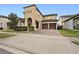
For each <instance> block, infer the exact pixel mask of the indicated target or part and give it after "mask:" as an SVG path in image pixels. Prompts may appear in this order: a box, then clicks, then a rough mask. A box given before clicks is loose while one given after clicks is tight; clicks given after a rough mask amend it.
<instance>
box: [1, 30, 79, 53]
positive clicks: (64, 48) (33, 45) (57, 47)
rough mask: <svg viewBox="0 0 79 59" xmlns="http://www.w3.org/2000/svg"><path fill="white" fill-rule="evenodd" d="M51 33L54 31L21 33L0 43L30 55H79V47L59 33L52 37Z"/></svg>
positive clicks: (54, 33) (55, 32)
mask: <svg viewBox="0 0 79 59" xmlns="http://www.w3.org/2000/svg"><path fill="white" fill-rule="evenodd" d="M46 32H47V33H46ZM49 32H50V33H51V32H52V31H41V32H37V33H36V32H35V33H34V32H32V33H24V34H23V33H19V34H18V35H17V36H15V37H11V38H7V39H5V40H3V41H0V43H3V44H6V45H9V46H11V47H14V48H17V49H20V50H23V51H25V52H28V53H49V54H51V53H79V47H78V46H77V45H75V44H72V43H71V42H70V41H69V40H68V38H66V37H63V36H61V35H60V34H59V33H58V32H57V31H54V32H52V33H53V34H52V33H51V34H52V35H50V34H48V33H49ZM57 33H58V34H57Z"/></svg>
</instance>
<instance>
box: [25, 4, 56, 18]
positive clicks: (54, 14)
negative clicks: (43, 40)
mask: <svg viewBox="0 0 79 59" xmlns="http://www.w3.org/2000/svg"><path fill="white" fill-rule="evenodd" d="M32 6H35V7H36V10H37V11H38V12H39V13H40V15H42V16H43V17H45V16H53V15H55V16H57V14H48V15H43V14H42V13H41V12H40V10H39V9H38V8H37V6H36V5H35V4H33V5H30V6H26V7H24V9H25V8H28V7H32Z"/></svg>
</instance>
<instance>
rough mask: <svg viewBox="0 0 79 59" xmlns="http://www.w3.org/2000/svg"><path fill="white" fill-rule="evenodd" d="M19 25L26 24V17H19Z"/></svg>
mask: <svg viewBox="0 0 79 59" xmlns="http://www.w3.org/2000/svg"><path fill="white" fill-rule="evenodd" d="M18 26H25V19H24V18H19V20H18Z"/></svg>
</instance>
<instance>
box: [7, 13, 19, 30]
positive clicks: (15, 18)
mask: <svg viewBox="0 0 79 59" xmlns="http://www.w3.org/2000/svg"><path fill="white" fill-rule="evenodd" d="M8 19H9V20H10V21H11V22H8V23H7V25H8V27H9V28H10V29H14V28H15V26H17V23H18V16H17V15H16V14H14V13H11V14H10V15H8Z"/></svg>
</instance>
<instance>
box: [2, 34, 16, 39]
mask: <svg viewBox="0 0 79 59" xmlns="http://www.w3.org/2000/svg"><path fill="white" fill-rule="evenodd" d="M12 36H15V35H13V34H6V33H0V38H7V37H12Z"/></svg>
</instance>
